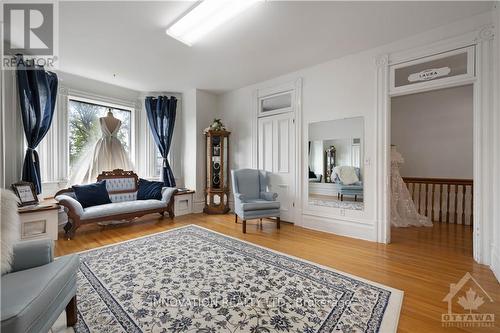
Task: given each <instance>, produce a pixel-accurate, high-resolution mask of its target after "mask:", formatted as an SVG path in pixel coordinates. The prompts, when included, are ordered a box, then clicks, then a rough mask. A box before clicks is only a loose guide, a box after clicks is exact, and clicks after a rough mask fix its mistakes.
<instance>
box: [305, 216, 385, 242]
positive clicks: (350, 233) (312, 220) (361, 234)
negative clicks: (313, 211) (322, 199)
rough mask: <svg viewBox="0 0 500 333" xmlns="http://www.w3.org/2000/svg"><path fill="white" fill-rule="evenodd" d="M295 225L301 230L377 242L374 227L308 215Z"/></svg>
mask: <svg viewBox="0 0 500 333" xmlns="http://www.w3.org/2000/svg"><path fill="white" fill-rule="evenodd" d="M297 225H299V226H301V227H303V228H307V229H313V230H318V231H324V232H328V233H333V234H336V235H339V236H346V237H351V238H357V239H362V240H367V241H371V242H376V241H377V237H376V229H375V226H374V225H369V224H361V223H356V222H350V221H345V220H337V219H331V218H322V217H317V216H310V215H302V221H301V222H300V224H297Z"/></svg>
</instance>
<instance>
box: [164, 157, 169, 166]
mask: <svg viewBox="0 0 500 333" xmlns="http://www.w3.org/2000/svg"><path fill="white" fill-rule="evenodd" d="M167 165H168V158H167V157H164V158H163V167H164V168H166V167H167Z"/></svg>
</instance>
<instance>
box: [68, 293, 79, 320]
mask: <svg viewBox="0 0 500 333" xmlns="http://www.w3.org/2000/svg"><path fill="white" fill-rule="evenodd" d="M77 320H78V316H77V310H76V295H75V296H73V298H72V299H71V300H70V301H69V303H68V305H66V326H75V324H76V322H77Z"/></svg>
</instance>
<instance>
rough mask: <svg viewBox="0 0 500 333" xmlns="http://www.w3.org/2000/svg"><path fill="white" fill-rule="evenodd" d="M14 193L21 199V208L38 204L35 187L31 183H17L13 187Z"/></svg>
mask: <svg viewBox="0 0 500 333" xmlns="http://www.w3.org/2000/svg"><path fill="white" fill-rule="evenodd" d="M11 187H12V191H14V193H15V194H16V195H17V196H18V197H19V200H20V203H19V206H20V207H23V206H28V205H35V204H37V203H38V197H37V196H36V191H35V186H34V185H33V183H30V182H17V183H14V184H12V185H11Z"/></svg>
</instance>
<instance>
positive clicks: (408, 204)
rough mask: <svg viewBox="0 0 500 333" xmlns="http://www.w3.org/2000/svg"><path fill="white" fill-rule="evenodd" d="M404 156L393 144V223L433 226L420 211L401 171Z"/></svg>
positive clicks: (400, 225) (408, 225)
mask: <svg viewBox="0 0 500 333" xmlns="http://www.w3.org/2000/svg"><path fill="white" fill-rule="evenodd" d="M403 163H404V159H403V156H402V155H401V153H399V152H398V150H397V149H396V146H395V145H391V225H392V226H395V227H410V226H416V227H420V226H425V227H432V222H431V220H430V219H429V218H427V217H426V216H424V215H420V214H419V213H418V210H417V208H416V207H415V204H414V202H413V200H412V198H411V195H410V192H409V191H408V188H407V187H406V184H405V183H404V181H403V178H402V177H401V174H400V173H399V168H400V167H401V165H402V164H403Z"/></svg>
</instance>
